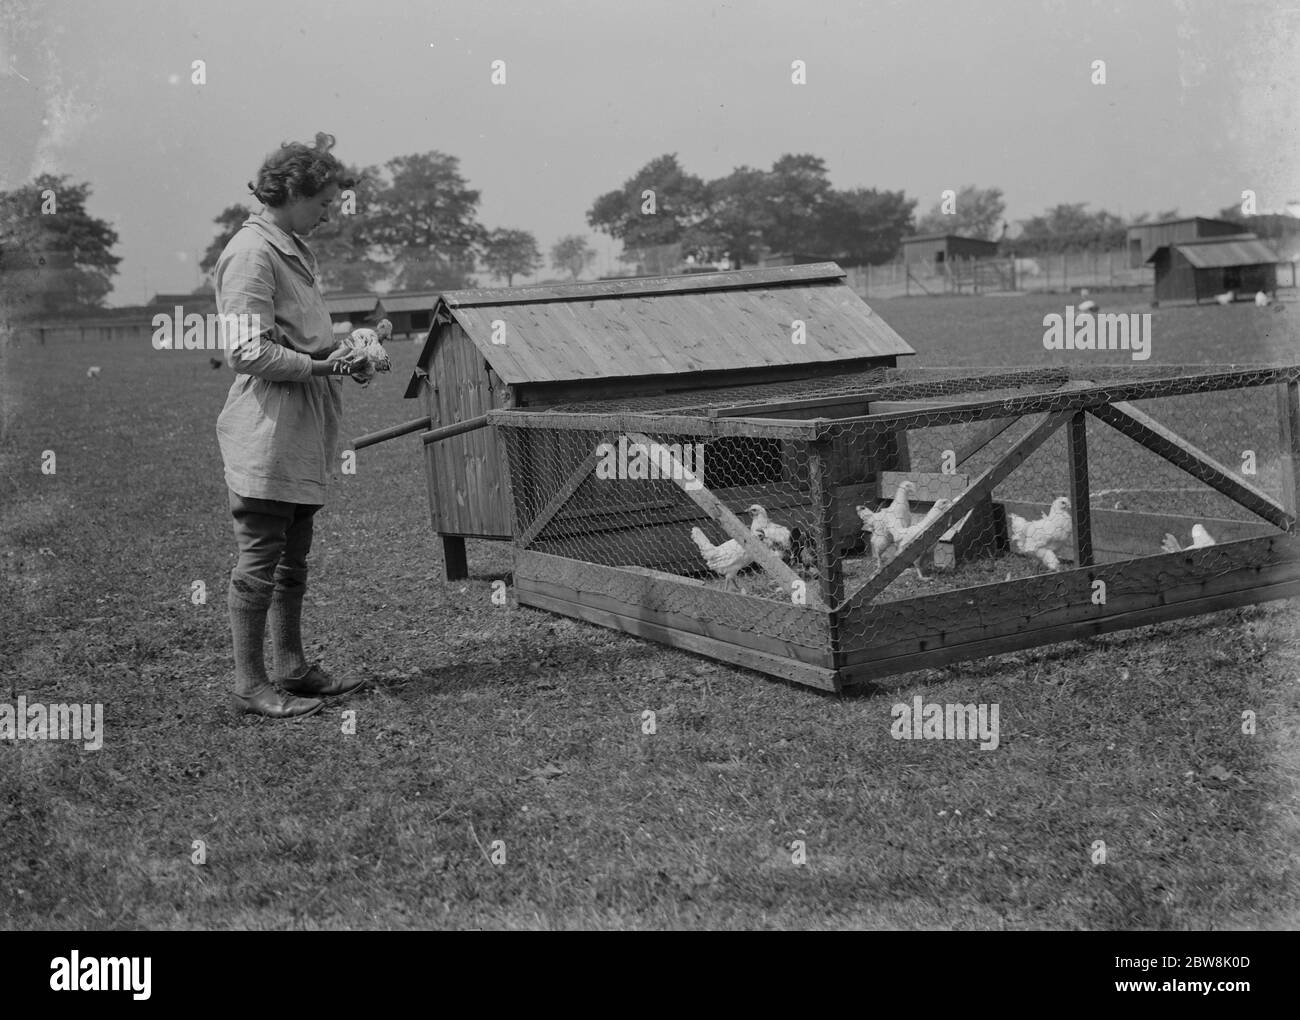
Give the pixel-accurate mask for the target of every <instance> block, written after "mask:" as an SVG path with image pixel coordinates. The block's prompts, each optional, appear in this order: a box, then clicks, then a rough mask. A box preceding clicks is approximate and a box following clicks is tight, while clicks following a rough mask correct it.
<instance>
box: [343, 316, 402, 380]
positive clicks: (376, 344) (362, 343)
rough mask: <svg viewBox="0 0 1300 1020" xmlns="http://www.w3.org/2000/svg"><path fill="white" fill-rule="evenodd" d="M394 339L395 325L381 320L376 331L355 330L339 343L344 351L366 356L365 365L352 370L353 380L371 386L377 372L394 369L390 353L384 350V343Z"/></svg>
mask: <svg viewBox="0 0 1300 1020" xmlns="http://www.w3.org/2000/svg"><path fill="white" fill-rule="evenodd" d="M392 338H393V324H392V323H391V322H389V321H388V320H387V319H380V320H379V322H378V324H377V325H376V326H375V328H374V329H366V328H362V329H354V330H353V331H352V332H351V333H349V334H348V335H347V336H346V337H344V338H343V339H342V340H341V341H339V346H340V347H342V348H343V349H344V350H347V351H352V352H354V353H357V354H364V355H365V356H366V360H365V363H364V365H361V366H358V367H356V368H354V369H353V370H352V378H353V379H355V380H356V381H357V382H359V383H360V384H361V385H362V386H369V385H370V380H371V379H373V378H374V377H375V374H376V373H377V372H388V371H390V370H391V369H392V367H393V363H392V362H391V361H389V359H388V352H387V351H385V350H384V342H385V341H387V340H391V339H392Z"/></svg>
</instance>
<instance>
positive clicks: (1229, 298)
mask: <svg viewBox="0 0 1300 1020" xmlns="http://www.w3.org/2000/svg"><path fill="white" fill-rule="evenodd" d="M1214 300H1215V301H1217V302H1218V303H1219V304H1221V305H1225V306H1226V305H1230V304H1232V303H1233V302H1234V301H1236V300H1237V292H1236V291H1235V290H1228V291H1224V292H1223V293H1222V294H1215V295H1214Z"/></svg>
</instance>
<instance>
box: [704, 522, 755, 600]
mask: <svg viewBox="0 0 1300 1020" xmlns="http://www.w3.org/2000/svg"><path fill="white" fill-rule="evenodd" d="M691 540H692V541H693V542H694V543H695V546H696V548H698V549H699V550H700V555H701V556H703V557H704V562H705V563H707V564H708V566H709V569H710V570H712V571H713V572H714V573H715V574H717V575H718V576H720V577H723V578H725V579H726V580H725V583H724V584H723V586H722V587H723V590H724V591H725V590H726V589H728V588H730V587H731V586H732V585H733V584H734V585H736V587H737V588H739V587H740V585H739V584H737V582H736V575H737V574H738V573H740V571H742V570H744V569H745V568H746V567H747V566H749V565H750V564H751V563H752V562H754V560H753V557H751V556H750V555H749V553H748V552H746V551H745V547H744V546H743V545H741V544H740V543H739V542H737V541H736V540H735V539H734V538H732V539H728V540H727V541H725V542H723V543H722V544H721V545H714V544H713V543H712V542H710V541H709V540H708V538H707V537H706V536H705V534H704V532H703V531H701V530H700V529H699V528H691Z"/></svg>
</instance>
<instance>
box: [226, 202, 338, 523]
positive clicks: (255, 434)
mask: <svg viewBox="0 0 1300 1020" xmlns="http://www.w3.org/2000/svg"><path fill="white" fill-rule="evenodd" d="M215 275H216V291H217V311H218V312H219V313H220V314H221V315H241V314H247V315H252V314H256V315H258V316H260V327H261V329H262V330H263V337H262V339H261V341H260V342H258V343H255V344H252V345H248V344H244V345H243V346H239V345H237V344H235V343H233V342H230V341H229V340H227V344H226V360H227V362H228V363H229V364H230V367H231V368H233V369H234V370H235V371H236V372H237V373H238V375H237V377H236V378H235V382H234V384H233V385H232V386H231V387H230V394H229V396H227V397H226V406H225V407H224V408H223V409H222V412H221V415H220V417H218V418H217V438H218V440H219V441H220V443H221V459H222V460H223V461H224V462H225V467H226V484H227V485H228V486H229V487H230V488H231V489H232V490H233V491H234V492H236V493H237V494H239V495H240V496H246V497H252V498H255V499H275V500H283V501H284V502H287V503H310V504H318V505H319V504H323V503H324V502H325V482H326V479H327V478H328V477H329V476H330V473H331V471H332V469H333V468H334V466H335V463H336V461H335V455H336V447H337V444H338V435H339V423H340V419H341V418H342V415H343V395H342V392H341V391H342V379H341V378H340V377H338V376H312V374H311V363H312V361H313V360H318V359H321V358H325V357H327V356H328V355H329V353H330V352H331V351H332V350H333V349H334V346H335V344H334V335H333V331H332V328H331V324H330V316H329V311H328V309H327V308H326V306H325V297H324V295H323V294H322V293H321V290H320V283H319V280H318V278H317V272H316V257H315V256H314V255H313V254H312V252H311V249H310V248H308V247H307V245H306V244H304V243H303V241H302V239H301V238H299V237H297V236H296V235H291V234H288V233H286V232H285V231H283V230H281V229H280V228H279V227H278V226H276V224H275V223H274V222H273V221H272V220H271V219H270V218H269V217H267V216H266V215H264V214H263V213H254V214H253V215H252V216H250V217H249V218H248V219H247V220H246V221H245V222H244V225H243V227H242V228H240V230H239V233H237V234H236V235H235V236H234V237H233V238H231V240H230V243H229V244H227V245H226V248H225V251H223V252H222V253H221V257H220V258H219V259H218V260H217V267H216V274H215ZM252 321H257V320H252ZM267 331H270V332H269V335H268V334H267Z"/></svg>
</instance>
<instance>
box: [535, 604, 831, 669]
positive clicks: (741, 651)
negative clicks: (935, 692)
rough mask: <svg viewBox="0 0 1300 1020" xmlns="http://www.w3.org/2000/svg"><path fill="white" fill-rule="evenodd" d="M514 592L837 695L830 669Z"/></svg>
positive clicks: (629, 631) (593, 620) (591, 619)
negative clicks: (833, 692)
mask: <svg viewBox="0 0 1300 1020" xmlns="http://www.w3.org/2000/svg"><path fill="white" fill-rule="evenodd" d="M516 591H517V593H518V598H519V604H520V605H521V606H534V607H535V608H537V609H546V610H549V611H551V612H553V613H560V614H562V615H564V616H573V617H577V618H578V619H580V620H586V621H587V622H588V623H598V624H600V625H601V626H604V627H612V628H613V629H615V630H621V631H623V632H624V633H626V634H632V635H635V636H636V637H640V638H647V639H649V640H651V641H658V642H659V643H660V644H665V645H671V646H672V647H674V648H681V649H683V650H685V651H688V652H697V653H699V654H701V655H707V656H709V657H710V658H713V659H718V660H720V661H722V662H727V663H732V664H734V665H737V666H744V667H745V668H747V669H754V670H757V671H758V672H760V673H767V674H768V675H770V676H779V677H782V678H784V679H786V680H793V681H795V682H796V683H801V684H804V685H806V686H808V687H816V688H819V689H820V690H824V691H838V690H839V689H840V688H839V683H838V681H837V678H836V675H835V671H834V670H832V669H825V668H823V667H820V666H814V665H811V664H810V663H806V662H796V661H794V660H792V659H786V658H782V657H781V656H779V655H771V654H769V653H767V652H760V651H757V650H756V649H753V648H746V647H743V646H741V645H737V644H733V643H731V642H729V641H719V640H717V639H716V638H710V637H705V636H704V635H702V634H690V633H687V632H685V631H681V630H678V629H676V628H673V627H665V626H663V625H661V624H658V623H655V622H653V621H651V620H645V619H639V618H637V617H634V616H625V615H623V614H622V613H615V612H612V611H611V610H608V609H597V608H595V607H594V606H586V605H582V604H581V603H578V602H572V601H569V600H567V599H562V598H557V597H555V596H553V595H546V594H543V593H541V592H538V591H530V590H528V589H526V588H523V587H520V588H517V589H516Z"/></svg>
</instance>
